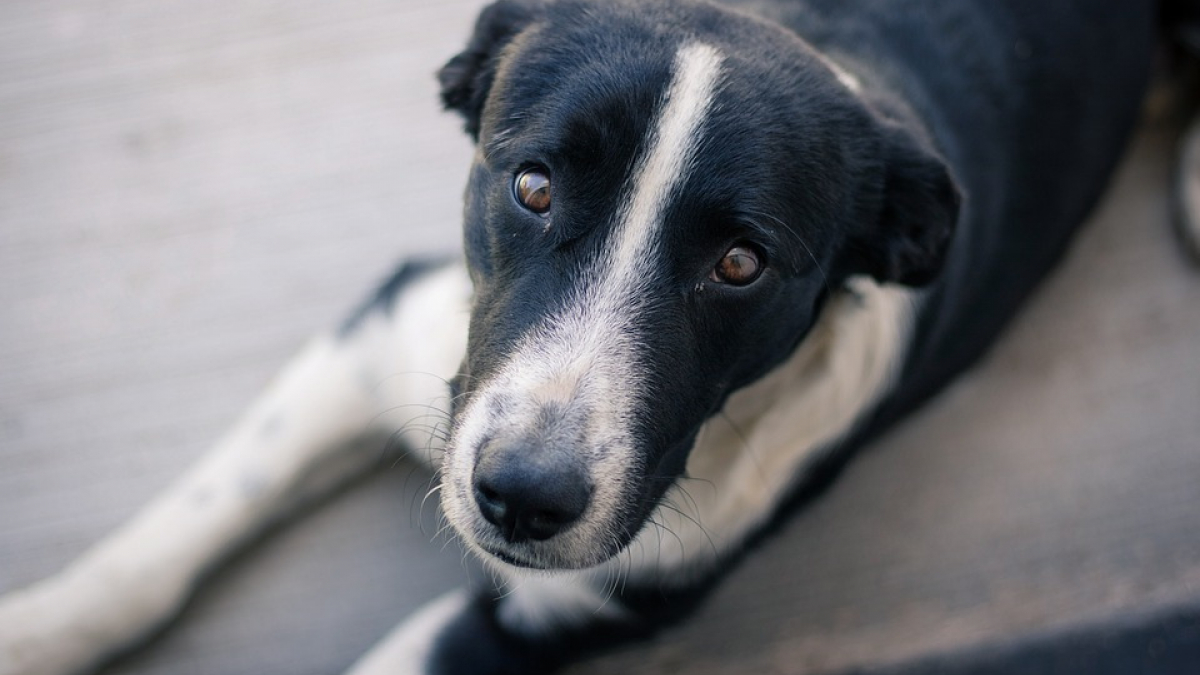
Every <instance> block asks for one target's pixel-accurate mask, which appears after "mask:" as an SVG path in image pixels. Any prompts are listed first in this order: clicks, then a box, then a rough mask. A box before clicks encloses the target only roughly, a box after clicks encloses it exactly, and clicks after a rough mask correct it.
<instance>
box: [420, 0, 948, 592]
mask: <svg viewBox="0 0 1200 675" xmlns="http://www.w3.org/2000/svg"><path fill="white" fill-rule="evenodd" d="M841 75H842V78H841V80H839V73H838V72H837V69H836V67H835V66H832V64H831V63H830V62H829V61H827V60H826V59H825V58H824V57H822V56H821V55H819V54H817V53H816V52H814V51H813V50H812V49H811V48H810V47H808V46H807V45H806V44H805V43H804V42H802V41H801V40H799V39H798V38H797V37H795V36H794V35H791V34H789V33H787V32H785V31H783V30H781V29H779V28H776V27H773V26H771V25H769V24H766V23H763V22H760V21H758V20H756V19H753V18H750V17H747V16H743V15H740V14H736V13H733V12H730V11H728V10H722V9H719V8H716V7H713V6H710V5H706V4H698V3H676V2H671V3H647V2H630V3H621V2H586V1H583V2H573V1H568V2H559V3H553V4H542V3H535V2H529V1H527V0H501V2H498V3H496V4H494V5H492V6H490V7H489V8H487V9H486V10H485V11H484V12H483V14H482V16H481V17H480V19H479V22H478V24H477V26H476V30H475V34H474V36H473V37H472V39H471V42H470V44H469V45H468V47H467V49H466V51H464V52H463V53H461V54H459V55H458V56H456V57H454V58H453V59H452V60H451V61H450V62H449V63H448V64H447V65H446V66H445V67H444V68H443V69H442V71H441V72H440V74H439V76H440V80H441V84H442V95H443V99H444V102H445V103H446V105H447V107H448V108H451V109H453V110H456V111H458V112H460V113H461V114H462V115H463V116H464V117H465V118H466V127H467V131H468V132H469V133H470V134H471V135H472V136H473V137H474V138H475V140H476V142H477V152H476V156H475V161H474V165H473V168H472V171H471V177H470V183H469V185H468V187H467V192H466V209H465V217H466V220H465V244H466V255H467V261H468V265H469V268H470V272H471V275H472V279H473V282H474V285H475V293H476V297H475V305H474V310H473V314H472V317H471V330H470V338H469V345H468V353H467V357H466V360H465V362H464V364H463V366H462V371H461V374H460V376H459V378H458V379H457V382H456V384H457V389H458V397H457V399H456V402H455V406H454V424H453V430H452V437H451V439H450V442H449V444H448V447H447V454H446V458H445V461H444V463H443V469H442V470H443V478H442V480H443V485H442V495H443V503H444V505H445V508H446V512H447V516H448V518H449V519H450V522H451V523H452V524H453V525H454V527H455V528H456V529H457V530H458V531H459V532H460V534H462V535H463V536H464V538H465V539H466V540H467V541H468V542H469V543H470V544H472V545H474V546H475V547H477V548H478V549H482V550H483V551H485V552H486V553H487V554H489V555H491V556H494V557H495V558H498V559H500V560H502V561H505V562H507V563H510V564H514V565H517V566H522V567H532V568H545V569H553V568H582V567H588V566H592V565H596V564H598V563H601V562H603V561H605V560H607V559H608V558H610V557H612V556H613V555H615V554H616V553H617V552H618V551H620V550H621V549H622V548H623V547H624V546H625V545H626V544H628V543H629V541H630V540H631V539H632V537H633V536H634V535H635V534H636V533H637V532H638V530H639V529H640V528H641V527H642V526H643V525H644V524H645V521H646V519H647V518H648V515H649V514H650V513H651V511H652V509H653V508H654V507H655V506H656V505H657V503H658V500H659V499H660V498H661V497H662V495H663V493H664V492H665V490H666V489H667V488H668V487H669V486H670V485H671V484H672V482H673V481H674V480H675V479H676V478H678V477H679V476H680V475H681V473H682V472H683V471H684V469H685V464H686V460H687V457H688V453H689V450H690V449H691V447H692V444H693V442H694V440H695V437H696V434H697V432H698V430H699V429H700V427H701V425H702V424H703V423H704V422H705V420H706V419H708V418H709V417H710V416H712V415H713V414H715V413H716V412H718V411H719V410H720V408H721V406H722V404H723V402H724V401H725V399H726V398H727V397H728V396H729V395H730V393H731V392H733V391H734V390H736V389H738V388H739V387H742V386H744V385H746V384H748V383H750V382H752V381H754V380H755V379H757V378H759V377H761V376H762V375H763V374H764V373H766V372H767V371H769V370H770V369H771V368H772V367H773V366H775V365H777V364H778V363H780V362H781V361H782V360H784V359H785V358H786V357H787V356H788V355H789V354H790V353H791V352H792V351H793V350H794V349H795V347H796V345H797V344H798V343H799V342H800V341H801V340H802V339H803V338H804V336H805V335H806V333H807V332H808V331H809V329H810V327H811V326H812V325H813V323H814V321H815V319H816V317H817V315H818V313H819V312H820V310H821V307H822V305H823V303H824V301H825V300H826V298H827V297H828V296H829V295H830V294H831V293H833V292H836V290H837V289H838V288H839V287H840V285H841V284H842V282H843V281H844V280H845V279H846V278H847V277H849V276H850V275H854V274H867V275H871V276H874V277H875V278H876V279H879V280H881V281H885V282H897V283H904V284H913V285H916V284H922V283H925V282H928V281H929V280H931V279H932V278H933V277H934V276H935V275H936V274H937V272H938V270H939V268H940V266H941V263H942V258H943V255H944V253H945V250H946V248H947V242H948V241H949V240H950V234H951V231H952V229H953V225H954V222H955V220H956V215H957V205H958V197H957V192H956V190H955V187H954V185H953V183H952V181H951V179H950V177H949V175H948V173H947V170H946V168H945V166H944V165H943V163H942V162H941V161H940V160H939V158H938V157H937V155H936V154H934V153H933V152H932V151H931V150H930V148H929V146H928V143H927V141H926V140H925V139H924V137H923V136H922V135H920V134H918V133H913V132H911V131H910V127H909V126H907V125H905V124H903V123H900V122H897V121H891V120H889V119H888V118H887V116H886V115H884V114H882V113H880V112H879V109H878V108H877V107H876V106H873V105H871V104H868V103H867V102H865V99H864V98H863V97H862V96H861V95H859V94H858V93H856V92H855V91H853V87H848V86H847V83H846V81H845V80H846V77H845V75H844V73H841ZM718 489H719V488H718Z"/></svg>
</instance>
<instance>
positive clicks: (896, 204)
mask: <svg viewBox="0 0 1200 675" xmlns="http://www.w3.org/2000/svg"><path fill="white" fill-rule="evenodd" d="M881 147H882V152H883V158H882V159H883V192H882V195H881V197H882V203H881V205H880V207H881V208H880V211H879V217H878V221H877V222H876V223H874V227H871V228H868V231H867V232H866V233H865V236H860V237H858V238H856V240H854V241H852V242H851V247H852V251H853V252H852V255H853V256H854V257H855V258H856V259H857V263H858V264H857V265H856V266H857V267H859V268H864V267H865V269H864V270H863V271H865V272H867V273H868V274H870V275H871V276H873V277H875V278H876V279H878V280H879V281H885V282H895V283H899V284H904V285H906V286H924V285H926V284H928V283H930V282H931V281H933V280H934V279H936V278H937V276H938V273H939V272H941V269H942V263H943V262H944V259H945V257H946V253H947V252H948V250H949V248H950V242H951V240H952V238H953V235H954V229H955V225H956V223H957V222H958V211H959V205H960V203H961V201H962V198H961V195H960V193H959V189H958V185H957V183H956V182H955V180H954V178H953V177H952V176H951V175H950V170H949V167H947V165H946V163H945V161H944V160H943V159H942V158H941V157H940V156H939V155H938V154H937V152H936V151H935V150H934V149H933V148H932V146H931V145H930V144H929V142H928V141H927V140H925V139H924V138H921V137H919V136H918V135H917V134H915V133H913V131H912V130H911V129H908V128H906V127H904V126H902V125H896V124H894V123H886V122H885V123H884V124H883V125H882V143H881Z"/></svg>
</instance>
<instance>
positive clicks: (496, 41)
mask: <svg viewBox="0 0 1200 675" xmlns="http://www.w3.org/2000/svg"><path fill="white" fill-rule="evenodd" d="M535 9H536V5H535V4H534V2H530V1H528V0H499V2H496V3H494V4H491V5H488V6H487V7H485V8H484V9H483V11H482V12H481V13H480V14H479V19H478V20H477V21H476V22H475V32H474V34H472V35H471V39H470V41H469V42H467V48H466V49H465V50H463V51H462V52H461V53H459V54H458V55H456V56H455V57H454V58H452V59H450V61H448V62H447V63H446V65H444V66H442V69H441V70H439V71H438V74H437V75H438V82H439V83H440V84H441V87H442V104H443V105H445V106H446V110H454V111H456V112H458V113H459V114H461V115H462V116H463V118H465V119H466V131H467V133H468V134H470V135H471V138H473V139H475V140H479V117H480V114H481V113H482V112H483V102H484V101H485V100H486V99H487V95H488V91H489V90H490V89H491V87H492V80H493V79H495V77H496V59H497V57H498V56H499V54H500V50H502V49H503V48H504V46H505V45H506V44H508V43H509V41H511V40H512V39H513V37H514V36H516V34H517V33H519V32H521V30H522V29H524V28H525V27H526V26H528V25H529V24H530V23H531V22H532V21H533V18H534V15H535Z"/></svg>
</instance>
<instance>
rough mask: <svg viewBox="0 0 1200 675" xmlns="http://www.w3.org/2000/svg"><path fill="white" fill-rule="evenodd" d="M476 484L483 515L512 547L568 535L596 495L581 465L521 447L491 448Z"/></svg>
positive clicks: (480, 509)
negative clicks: (524, 542) (528, 541)
mask: <svg viewBox="0 0 1200 675" xmlns="http://www.w3.org/2000/svg"><path fill="white" fill-rule="evenodd" d="M548 454H549V455H550V456H547V455H548ZM474 482H475V501H476V502H477V503H478V504H479V511H480V513H482V514H483V517H484V518H485V519H486V520H487V521H488V522H489V523H491V524H493V525H495V526H496V527H497V528H499V530H500V533H501V534H502V535H503V536H504V538H505V539H506V540H507V541H509V542H511V543H518V542H522V541H526V540H529V539H532V540H535V541H543V540H546V539H549V538H550V537H553V536H554V535H556V534H558V533H559V532H562V531H563V530H565V529H567V528H568V527H569V526H570V525H571V524H572V523H574V522H575V521H576V520H579V517H580V516H582V515H583V512H584V511H585V510H586V509H587V506H588V502H589V501H590V500H591V496H592V488H591V485H590V484H589V483H588V479H587V475H586V474H585V473H584V471H583V470H582V467H580V466H579V463H578V462H576V461H573V460H572V459H571V458H569V457H555V456H553V455H552V454H551V453H545V452H543V453H530V452H523V451H522V449H517V448H507V449H497V448H489V449H488V451H487V452H485V453H484V455H483V457H482V458H481V459H480V461H479V464H477V465H476V467H475V481H474Z"/></svg>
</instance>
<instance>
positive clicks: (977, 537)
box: [0, 0, 1200, 675]
mask: <svg viewBox="0 0 1200 675" xmlns="http://www.w3.org/2000/svg"><path fill="white" fill-rule="evenodd" d="M478 5H479V3H477V2H474V1H459V0H455V1H454V2H450V1H447V0H425V1H418V0H403V2H386V1H384V0H356V1H355V2H338V3H330V2H318V1H316V0H293V1H290V2H270V1H267V0H245V1H243V2H239V3H225V4H223V5H221V6H220V7H215V6H212V5H211V3H187V2H180V1H168V0H113V1H111V2H106V3H81V2H66V1H64V2H54V3H48V2H42V1H39V0H6V2H4V3H2V4H0V592H2V591H3V590H5V589H10V588H13V587H16V586H20V585H22V584H25V583H28V582H30V581H33V580H34V579H36V578H38V577H40V576H42V575H44V574H47V573H49V572H51V571H53V570H55V569H57V568H59V567H60V566H62V565H63V564H65V563H66V562H67V561H68V560H70V559H71V558H72V556H74V555H76V554H78V553H79V552H81V551H82V550H83V549H84V548H85V547H87V546H88V545H89V544H90V543H92V542H94V541H95V540H96V539H97V538H99V537H101V536H102V535H103V534H104V533H105V532H106V531H108V530H109V529H110V528H112V527H114V526H115V525H116V524H117V523H119V522H121V521H122V520H123V519H124V518H126V517H128V516H129V515H130V514H131V513H132V512H133V510H134V509H136V508H137V506H138V505H140V504H141V503H143V502H144V501H146V500H147V499H148V498H149V497H150V496H151V495H152V494H154V492H155V491H157V490H158V489H160V488H161V487H163V486H164V485H165V484H166V483H167V482H168V481H169V480H170V479H171V477H172V476H174V475H175V474H177V473H178V472H180V471H181V470H182V469H183V468H184V467H185V466H186V465H187V464H188V463H189V462H191V461H192V460H193V459H195V458H196V457H197V456H198V455H199V454H200V453H201V452H202V451H203V450H204V449H205V447H206V446H207V445H208V444H209V443H211V442H212V441H213V440H214V439H215V438H216V437H217V435H219V434H220V433H221V431H222V430H223V429H224V428H225V427H226V426H227V425H228V424H229V423H230V422H231V421H232V420H233V418H234V417H235V416H236V415H237V414H238V412H239V411H240V410H241V409H242V408H243V407H244V406H245V405H246V403H247V402H248V401H249V400H250V399H251V398H252V396H253V395H254V394H255V392H256V391H257V390H258V389H259V388H260V387H261V386H262V385H263V384H264V383H265V381H266V380H267V379H268V378H269V377H270V375H271V374H272V373H273V372H274V370H275V369H276V368H277V367H278V366H279V365H280V364H281V363H282V362H283V361H284V360H285V359H286V358H287V356H288V355H289V354H290V353H291V352H292V351H293V350H295V349H296V348H297V347H298V346H299V345H300V344H301V342H302V341H303V340H304V338H305V337H306V336H307V335H309V334H311V333H312V332H314V331H316V330H318V329H320V328H322V327H325V326H328V325H330V324H331V323H332V322H334V321H335V320H337V318H338V317H339V316H341V314H342V313H343V312H344V311H345V309H346V308H347V307H349V306H350V305H351V304H352V303H354V302H355V301H356V300H357V298H358V297H359V296H360V295H361V294H362V293H363V292H364V291H365V290H366V289H368V288H369V287H370V284H371V283H372V281H373V280H375V279H376V278H378V277H380V276H381V275H383V274H384V273H385V272H386V271H387V269H388V267H389V265H390V263H391V262H392V261H394V260H396V259H398V258H400V257H403V256H405V255H409V254H412V253H416V252H423V251H448V250H452V249H453V247H454V246H455V244H456V241H457V237H458V226H457V214H458V211H459V196H460V193H461V189H462V187H461V186H462V184H463V181H464V178H465V169H466V166H467V162H468V160H469V157H470V152H471V150H470V147H469V145H468V143H467V142H466V141H465V139H464V138H462V137H461V135H460V134H459V133H458V129H457V126H458V123H457V121H456V120H455V119H453V118H451V117H449V116H445V115H440V114H439V113H438V112H437V106H436V101H435V95H436V92H435V88H434V85H433V80H432V73H433V71H434V70H435V69H436V68H437V67H438V65H440V63H441V62H442V61H443V60H444V59H445V58H447V57H448V56H450V55H451V54H453V53H454V51H455V50H456V48H457V47H459V46H460V45H461V44H462V41H463V40H464V39H465V37H466V35H467V31H468V29H469V26H470V23H471V21H472V19H473V14H474V12H475V11H476V10H477V9H478ZM1169 153H1170V149H1169V139H1168V138H1167V134H1165V133H1163V132H1161V131H1158V132H1149V133H1145V134H1143V136H1142V138H1141V139H1140V141H1139V143H1138V145H1137V147H1136V149H1135V150H1134V152H1133V153H1132V156H1131V158H1130V160H1129V161H1128V162H1127V163H1126V165H1125V166H1124V168H1123V170H1122V172H1121V175H1120V177H1119V180H1118V181H1117V184H1116V185H1115V187H1114V190H1113V192H1112V195H1111V196H1110V198H1109V199H1108V200H1107V201H1106V203H1105V204H1104V206H1103V208H1102V210H1101V212H1100V213H1099V214H1098V215H1097V217H1096V218H1095V222H1093V223H1092V224H1091V226H1090V227H1089V228H1088V230H1086V231H1085V233H1084V234H1083V235H1082V236H1081V238H1080V240H1079V242H1078V245H1077V246H1076V248H1075V250H1074V252H1073V254H1072V255H1071V257H1070V259H1069V260H1068V261H1067V264H1066V265H1065V266H1064V268H1063V269H1062V271H1061V273H1059V274H1057V275H1056V276H1055V277H1054V278H1053V279H1051V280H1050V282H1049V283H1048V284H1047V285H1046V287H1045V288H1044V289H1043V290H1042V291H1041V292H1040V293H1039V294H1038V296H1037V298H1036V299H1035V301H1034V302H1033V303H1032V305H1031V306H1030V307H1029V309H1028V311H1027V312H1026V313H1025V314H1024V315H1023V316H1022V318H1021V319H1020V320H1019V321H1018V322H1017V323H1016V325H1015V326H1014V327H1013V329H1012V330H1011V331H1010V333H1009V334H1008V335H1007V336H1006V338H1005V339H1004V340H1003V341H1002V342H1001V344H1000V345H999V346H998V347H997V348H996V350H995V351H994V352H993V353H992V354H991V356H990V357H989V358H988V359H987V360H986V361H985V362H984V363H983V364H982V365H981V366H980V367H979V368H978V369H977V370H976V371H975V372H974V373H973V374H971V375H970V376H969V377H968V378H966V379H965V380H963V381H962V382H961V383H960V384H958V385H956V386H955V387H953V388H952V389H951V390H950V391H949V392H947V393H946V394H945V395H944V396H942V397H941V398H940V399H939V400H938V401H937V402H936V403H935V404H934V405H933V406H931V407H930V408H928V409H927V410H925V411H924V412H923V413H922V414H920V415H918V416H917V417H915V418H914V419H912V420H911V421H909V422H907V423H905V424H904V425H903V426H902V427H900V428H899V429H897V430H896V432H895V433H893V434H892V435H890V436H889V437H888V438H886V439H885V440H884V441H883V442H881V443H878V444H876V446H875V447H874V448H872V449H871V451H870V452H868V453H866V454H865V455H864V456H863V457H861V458H860V459H859V460H858V461H857V462H856V463H854V464H853V465H852V466H851V468H850V469H849V470H848V471H847V472H846V474H845V475H844V477H843V478H842V480H841V481H840V482H839V483H838V484H837V485H836V486H835V487H834V488H833V489H832V490H831V492H830V493H829V495H828V496H827V497H826V498H825V499H823V500H821V501H820V502H819V503H818V504H817V505H815V507H813V508H812V509H810V510H808V511H806V512H804V513H802V514H800V515H799V516H798V517H797V518H795V519H794V520H793V521H791V523H790V524H789V525H788V526H787V527H785V528H784V530H783V531H782V532H781V533H780V535H779V536H777V537H775V538H773V539H772V540H771V541H770V542H769V543H768V544H767V545H765V546H764V547H763V549H762V551H761V552H760V553H759V554H757V555H756V556H754V557H752V558H751V559H750V560H748V561H747V562H746V564H745V565H743V566H742V567H741V568H740V569H739V570H737V571H736V572H735V573H734V574H733V576H732V577H731V579H730V580H729V582H728V583H727V584H725V585H724V586H722V587H721V589H720V590H719V591H718V592H717V593H716V595H715V596H714V598H713V600H712V601H711V602H710V603H709V604H708V605H706V606H705V608H704V609H703V610H702V611H701V613H700V615H699V616H698V617H697V618H696V620H695V621H693V622H691V623H689V624H687V625H686V626H684V627H681V628H679V629H675V630H672V631H670V632H668V633H667V634H665V635H664V636H663V637H662V638H661V639H660V640H658V641H657V642H656V643H654V644H653V645H650V646H641V647H637V648H634V649H631V650H628V651H626V652H622V653H619V654H616V655H613V656H609V657H606V658H605V659H601V660H599V661H597V662H594V663H592V664H588V665H584V666H582V667H580V668H578V669H577V671H576V672H578V673H611V672H621V671H624V672H629V673H657V672H689V673H776V672H788V673H810V672H827V671H831V670H834V669H836V668H839V667H842V666H848V665H856V664H871V663H881V662H889V661H895V660H898V659H903V658H905V657H907V656H910V655H914V654H920V653H927V652H929V651H937V650H944V649H953V648H957V647H962V646H966V645H972V644H978V643H986V642H992V641H997V640H1004V639H1009V638H1011V637H1013V636H1016V635H1021V634H1025V633H1029V632H1033V631H1037V630H1042V629H1045V628H1047V627H1055V626H1066V625H1071V624H1074V623H1077V622H1080V621H1086V620H1091V619H1097V618H1102V617H1106V616H1111V615H1113V614H1120V613H1129V612H1140V611H1148V610H1152V609H1153V608H1154V607H1159V606H1164V605H1169V604H1172V603H1179V602H1196V601H1198V600H1200V275H1198V274H1197V273H1196V272H1195V271H1194V270H1190V269H1188V268H1187V267H1186V265H1185V264H1184V263H1183V260H1182V258H1181V256H1180V255H1179V254H1178V252H1177V250H1176V249H1175V246H1174V243H1173V242H1172V240H1171V238H1170V235H1169V232H1168V227H1167V225H1166V215H1165V214H1166V211H1165V204H1164V187H1163V186H1164V184H1165V176H1166V173H1165V169H1166V164H1167V157H1168V156H1169ZM425 478H426V477H424V476H421V475H416V474H414V473H413V472H412V471H411V470H410V469H408V468H406V467H396V468H394V469H391V470H387V471H383V472H381V473H380V474H379V475H378V476H375V477H373V478H372V479H370V480H368V481H366V482H364V483H363V484H361V485H359V486H357V487H356V488H355V489H354V490H353V491H351V492H349V493H348V494H346V495H344V496H342V497H341V498H339V499H337V500H335V501H333V502H331V503H330V504H328V505H326V506H325V507H323V508H321V509H319V510H316V511H315V512H313V513H311V514H310V515H309V516H308V517H307V518H305V519H304V520H303V521H301V522H300V523H297V524H296V526H295V527H291V528H288V529H284V530H282V531H280V532H277V533H275V534H273V535H272V536H270V537H268V538H267V539H266V541H264V542H261V543H259V544H257V545H255V546H253V547H251V548H250V550H249V551H247V552H246V553H245V554H243V555H240V556H238V557H237V558H236V559H235V560H234V561H232V562H231V564H229V565H228V566H226V567H225V568H224V569H223V570H221V571H220V573H219V574H217V575H216V576H215V577H214V578H213V579H212V580H211V581H210V583H209V584H207V585H206V586H205V588H204V590H203V591H202V592H201V593H200V594H199V596H198V597H197V599H196V600H195V601H194V602H193V603H192V604H191V606H190V607H189V608H188V610H187V611H186V613H185V614H184V616H183V617H182V619H181V620H179V621H178V622H176V623H175V624H174V625H173V626H171V627H170V628H169V629H168V630H167V631H165V632H164V633H163V634H162V635H160V636H159V637H158V638H156V639H155V640H154V641H153V642H152V643H151V644H150V645H148V646H147V648H146V649H144V650H141V651H139V652H137V653H135V654H134V655H133V656H131V657H129V658H126V659H123V660H121V661H119V662H118V663H117V664H115V665H113V666H112V667H111V668H109V669H107V670H106V671H105V672H106V673H108V674H110V675H117V674H118V673H120V674H127V675H132V674H134V673H137V674H147V673H163V674H166V673H170V674H172V675H174V674H182V675H187V674H192V673H195V674H200V673H203V674H205V675H219V674H225V673H228V674H231V675H232V674H235V673H260V674H263V675H271V674H280V675H282V674H284V673H287V674H289V675H292V674H303V673H313V674H318V673H334V672H337V671H338V669H339V668H341V667H343V666H344V665H346V664H347V663H348V662H349V661H350V660H352V658H353V657H354V656H355V655H356V654H357V653H359V652H361V651H362V650H364V649H365V648H366V647H367V646H368V645H369V644H371V642H372V641H373V640H374V639H376V638H377V637H378V636H379V635H381V634H382V633H383V632H384V631H385V630H386V629H387V628H388V627H389V625H390V624H391V623H393V622H395V621H397V620H399V619H400V618H402V617H403V616H404V615H405V614H407V613H408V612H410V611H412V610H413V609H414V608H415V607H416V606H418V605H419V604H420V603H422V602H423V601H425V600H426V599H429V598H431V597H433V596H435V595H436V594H438V593H439V592H440V591H441V590H443V589H445V588H449V587H451V586H453V585H456V584H458V583H460V582H461V580H462V579H463V578H464V577H465V576H466V574H467V573H466V568H467V567H469V565H467V564H465V563H463V562H462V555H461V552H460V551H458V550H457V549H456V548H455V547H454V546H453V545H451V546H449V547H443V546H442V545H441V543H436V544H432V545H431V544H430V543H429V540H430V537H431V530H430V529H429V521H430V516H431V514H429V513H426V514H424V517H423V518H421V517H418V516H414V515H411V509H410V507H411V506H412V503H413V499H414V497H415V496H416V495H418V494H420V493H421V491H422V489H423V482H424V480H425ZM423 524H424V527H423V526H422V525H423Z"/></svg>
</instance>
